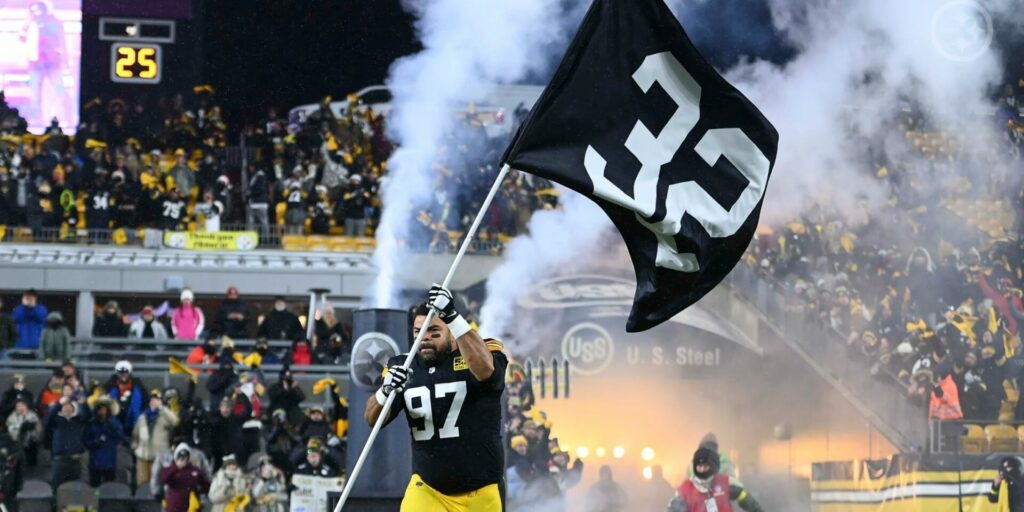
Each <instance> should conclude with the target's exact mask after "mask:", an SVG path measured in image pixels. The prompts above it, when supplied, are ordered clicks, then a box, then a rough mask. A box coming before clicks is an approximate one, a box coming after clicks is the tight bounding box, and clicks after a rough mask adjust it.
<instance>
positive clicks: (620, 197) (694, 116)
mask: <svg viewBox="0 0 1024 512" xmlns="http://www.w3.org/2000/svg"><path fill="white" fill-rule="evenodd" d="M633 81H635V82H636V84H637V85H638V86H640V89H642V90H643V91H644V92H647V91H649V90H650V88H651V86H652V85H654V83H655V82H657V83H659V84H661V87H662V88H663V89H664V90H665V92H666V93H668V96H669V97H670V98H672V101H674V102H675V103H676V106H677V108H676V110H675V112H674V113H673V114H672V117H671V118H669V120H668V123H666V124H665V127H664V128H663V129H662V130H661V133H660V134H658V136H655V135H654V134H653V133H651V131H650V130H649V129H647V127H646V126H644V124H643V122H641V121H639V120H638V121H637V122H636V125H634V126H633V130H632V131H631V132H630V133H629V137H628V138H627V139H626V149H628V150H629V151H630V152H631V153H633V155H634V156H636V158H637V159H638V160H639V161H640V163H641V167H640V172H639V173H638V174H637V177H636V181H635V182H634V184H633V197H630V196H629V195H628V194H626V193H625V192H623V191H622V189H620V188H619V187H618V186H616V185H615V184H614V183H612V182H611V181H610V180H608V178H606V177H605V175H604V170H605V166H606V164H607V161H606V160H605V159H604V158H603V157H602V156H601V155H600V154H598V152H597V150H596V149H594V147H593V146H587V151H586V155H585V156H584V160H583V163H584V167H586V170H587V174H588V175H589V176H590V179H591V181H592V182H593V183H594V195H595V196H597V197H600V198H602V199H604V200H606V201H609V202H611V203H614V204H617V205H619V206H621V207H623V208H627V209H629V210H632V211H634V212H636V217H637V220H638V221H640V223H641V224H643V225H644V226H645V227H646V228H647V229H649V230H650V231H651V232H652V233H654V235H655V236H656V237H657V239H658V253H657V257H656V259H655V264H656V265H657V266H659V267H663V268H668V269H672V270H678V271H680V272H696V271H698V270H700V264H699V263H698V261H697V256H696V255H695V254H693V253H680V252H679V251H678V249H677V248H676V242H675V236H676V235H677V234H679V230H680V229H681V228H682V221H683V215H684V214H686V213H689V214H690V216H692V217H693V218H695V219H696V220H697V221H698V222H700V225H701V226H703V227H704V229H705V230H706V231H707V233H708V235H709V236H711V237H712V238H725V237H729V236H732V235H734V234H736V232H737V231H738V230H739V229H740V227H741V226H743V223H744V222H746V220H747V218H748V217H749V216H750V214H751V213H752V212H753V211H754V208H756V207H757V204H758V202H759V201H760V200H761V196H762V195H764V189H765V183H766V182H767V181H768V172H769V170H770V169H771V163H770V162H769V161H768V158H767V157H765V156H764V153H763V152H762V151H761V150H760V149H759V148H758V147H757V145H756V144H754V142H753V141H751V140H750V138H749V137H747V136H746V134H744V133H743V131H742V130H740V129H739V128H716V129H711V130H708V131H707V133H705V134H704V136H703V137H701V139H700V141H699V142H698V143H697V145H696V146H695V148H694V149H695V150H696V152H697V154H699V155H700V156H701V158H702V159H703V160H704V161H705V162H706V163H707V164H708V166H709V167H711V168H713V167H714V166H715V164H716V163H717V162H718V159H719V158H722V157H724V158H726V159H728V160H729V162H730V163H732V165H733V166H734V167H736V169H737V170H739V172H740V173H741V174H743V176H744V177H745V178H746V179H747V180H748V183H747V186H746V188H745V189H744V190H743V192H742V193H740V195H739V198H738V199H737V200H736V202H735V203H734V204H733V205H732V207H731V208H729V209H726V208H723V207H722V205H720V204H719V203H718V202H717V201H715V199H714V198H713V197H711V195H710V194H708V193H707V191H706V190H704V189H703V188H701V186H700V185H698V184H697V183H696V182H694V181H686V182H683V183H674V184H672V185H670V186H669V187H668V194H667V195H666V197H665V218H664V219H663V220H661V221H658V222H651V221H649V220H648V219H650V217H651V216H653V215H654V213H655V210H656V209H657V206H658V204H657V201H658V179H659V178H660V175H661V168H662V166H663V165H665V164H667V163H669V162H670V161H672V158H673V157H674V156H675V154H676V152H677V151H679V148H681V147H682V145H683V140H685V139H686V137H687V135H689V134H690V131H691V130H693V127H694V126H696V124H697V121H698V120H699V119H700V92H701V87H700V84H698V83H697V81H696V80H694V79H693V76H691V75H690V73H689V72H688V71H686V69H685V68H683V66H682V64H680V63H679V61H678V60H677V59H676V58H675V56H673V55H672V54H671V53H669V52H661V53H655V54H653V55H648V56H647V58H646V59H644V62H643V64H641V65H640V68H639V69H637V70H636V72H635V73H633Z"/></svg>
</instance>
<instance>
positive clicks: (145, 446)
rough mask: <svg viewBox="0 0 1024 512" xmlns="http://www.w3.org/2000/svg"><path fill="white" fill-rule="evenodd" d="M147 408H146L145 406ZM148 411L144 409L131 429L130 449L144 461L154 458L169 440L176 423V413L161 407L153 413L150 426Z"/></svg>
mask: <svg viewBox="0 0 1024 512" xmlns="http://www.w3.org/2000/svg"><path fill="white" fill-rule="evenodd" d="M147 409H148V408H147ZM150 414H151V413H150V411H149V410H146V411H144V412H143V413H142V414H141V415H140V416H139V419H138V421H136V422H135V429H134V430H133V431H132V450H133V451H134V453H135V456H136V457H138V458H140V459H142V460H146V461H152V460H153V459H156V456H157V454H159V453H160V451H161V450H163V448H164V447H165V446H168V445H169V444H170V442H171V431H172V430H174V427H175V426H176V425H177V424H178V415H177V414H174V413H173V412H172V411H171V410H170V409H168V408H167V407H161V408H160V410H159V411H157V412H156V413H152V414H153V415H155V417H156V419H155V420H153V424H152V426H150V423H149V421H148V416H149V415H150Z"/></svg>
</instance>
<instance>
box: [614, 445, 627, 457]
mask: <svg viewBox="0 0 1024 512" xmlns="http://www.w3.org/2000/svg"><path fill="white" fill-rule="evenodd" d="M612 456H613V457H615V458H616V459H621V458H623V457H625V456H626V449H625V448H623V447H621V446H616V447H615V448H612Z"/></svg>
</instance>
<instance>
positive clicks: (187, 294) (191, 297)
mask: <svg viewBox="0 0 1024 512" xmlns="http://www.w3.org/2000/svg"><path fill="white" fill-rule="evenodd" d="M186 300H188V301H192V302H195V300H196V296H195V294H193V293H192V290H189V289H188V288H185V289H184V290H182V291H181V301H182V302H185V301H186Z"/></svg>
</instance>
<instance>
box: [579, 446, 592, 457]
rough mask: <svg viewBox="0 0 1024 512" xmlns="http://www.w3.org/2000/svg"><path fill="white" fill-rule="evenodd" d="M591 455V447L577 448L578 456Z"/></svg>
mask: <svg viewBox="0 0 1024 512" xmlns="http://www.w3.org/2000/svg"><path fill="white" fill-rule="evenodd" d="M589 455H590V449H589V448H587V447H586V446H580V447H579V448H576V457H577V458H579V459H585V458H587V457H588V456H589Z"/></svg>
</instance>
